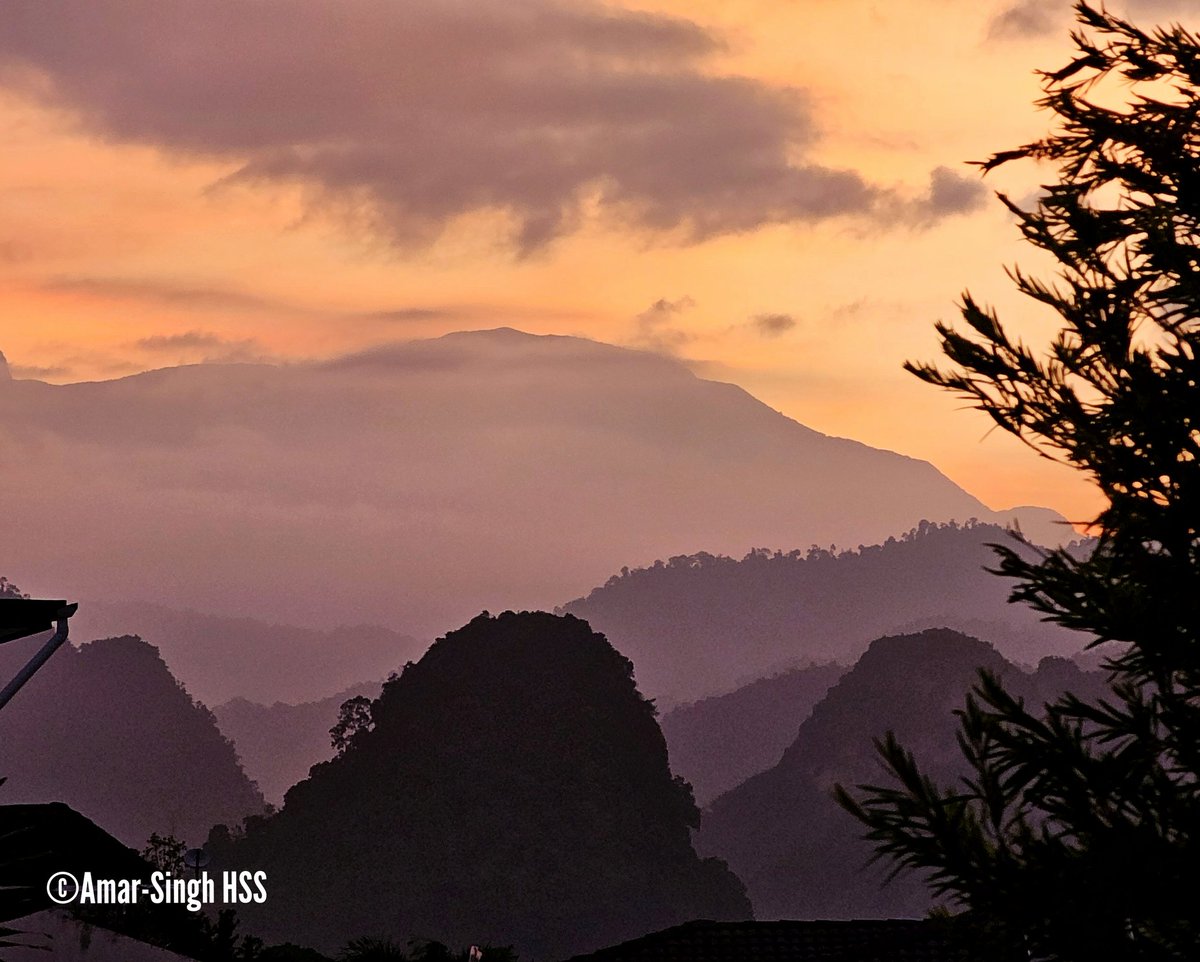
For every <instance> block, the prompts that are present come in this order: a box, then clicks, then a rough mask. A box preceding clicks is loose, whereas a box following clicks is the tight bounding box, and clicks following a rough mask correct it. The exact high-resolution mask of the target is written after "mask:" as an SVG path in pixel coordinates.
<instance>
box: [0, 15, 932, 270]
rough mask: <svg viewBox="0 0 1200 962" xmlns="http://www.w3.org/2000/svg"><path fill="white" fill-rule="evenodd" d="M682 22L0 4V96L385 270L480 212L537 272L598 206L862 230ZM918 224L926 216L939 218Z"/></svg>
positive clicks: (852, 184) (856, 201)
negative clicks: (350, 235) (378, 248)
mask: <svg viewBox="0 0 1200 962" xmlns="http://www.w3.org/2000/svg"><path fill="white" fill-rule="evenodd" d="M719 48H720V42H719V40H718V39H717V38H714V37H713V36H711V35H710V34H708V33H707V32H705V31H704V30H702V29H701V28H699V27H698V26H696V25H695V24H692V23H690V22H688V21H686V20H682V19H678V18H671V17H665V16H655V15H649V14H638V13H632V12H629V11H621V10H617V9H613V8H607V7H601V6H599V5H593V4H591V3H586V2H576V3H573V4H569V5H567V4H556V3H553V2H551V0H503V2H500V0H473V2H470V3H468V2H465V0H424V2H395V0H339V2H337V3H333V2H329V0H255V2H253V3H247V2H245V0H206V2H205V3H203V4H195V3H187V2H184V0H5V3H4V4H2V5H0V80H2V81H3V82H4V83H6V84H7V85H8V86H10V87H16V88H19V89H21V90H23V91H24V92H25V93H27V94H30V95H34V96H39V97H42V98H45V99H47V100H48V101H49V102H51V103H52V104H54V105H55V106H58V107H66V108H68V109H71V110H73V111H74V112H75V113H76V114H77V115H78V117H79V118H80V120H81V122H82V123H83V124H84V125H85V127H86V129H89V130H91V131H92V132H94V133H96V134H99V135H101V136H104V137H108V138H115V139H119V140H123V141H132V142H140V143H151V144H155V145H158V146H161V147H164V148H166V149H169V150H172V151H177V152H185V153H192V154H198V155H203V156H216V157H221V158H226V159H229V160H231V161H233V162H235V163H236V164H237V165H238V166H237V169H236V172H235V173H234V174H233V175H232V176H231V178H230V179H231V180H234V181H242V182H253V183H257V182H269V183H275V182H287V183H300V184H304V185H307V186H308V187H309V188H310V190H311V198H312V202H313V203H314V204H315V205H317V206H319V207H322V208H326V209H333V210H337V211H338V212H340V213H342V214H347V213H349V214H351V215H352V216H353V217H354V218H355V220H356V221H357V222H358V223H365V224H366V225H368V227H369V228H370V229H371V230H372V232H374V233H376V234H378V235H381V236H382V237H384V238H385V239H386V240H388V241H389V242H392V243H395V244H396V245H398V246H405V245H412V244H423V243H427V242H428V241H430V240H432V239H433V238H435V237H436V236H437V235H438V234H439V233H440V232H441V231H442V230H443V229H444V228H445V227H446V226H447V224H449V223H450V222H452V221H453V220H455V219H456V218H458V217H460V216H462V215H466V214H470V213H474V212H480V211H489V212H498V213H501V214H503V215H505V216H507V217H508V218H509V219H510V220H511V223H512V225H513V241H514V243H515V244H516V246H517V248H518V249H519V250H521V251H523V252H531V251H535V250H537V249H539V248H541V247H543V246H544V245H546V244H547V243H548V242H550V241H552V240H554V239H555V238H556V237H559V236H561V235H563V234H566V233H569V232H571V231H572V230H574V229H575V228H576V227H577V226H578V225H579V223H580V222H581V219H582V216H583V211H584V210H585V209H586V208H587V207H588V206H589V205H596V206H598V208H599V209H600V210H601V211H602V212H603V213H604V215H606V216H607V217H609V218H610V219H613V220H615V221H617V222H619V223H621V224H623V225H625V226H627V227H630V228H633V229H637V230H645V231H651V232H655V233H659V234H666V235H668V236H670V237H672V238H674V239H677V240H679V241H682V242H692V241H698V240H703V239H705V238H708V237H712V236H716V235H720V234H728V233H732V232H739V231H748V230H753V229H756V228H758V227H761V226H764V225H767V224H774V223H787V222H806V221H816V220H821V219H823V218H828V217H833V216H839V215H845V214H868V215H871V214H874V213H876V212H877V211H878V210H879V209H880V208H881V207H889V206H890V207H891V208H892V209H894V208H895V205H894V204H890V205H889V203H888V201H889V195H888V192H887V191H883V190H881V189H880V188H878V187H876V186H874V185H872V184H869V183H868V182H866V181H865V180H864V179H863V178H862V177H861V176H860V175H858V174H857V173H855V172H853V171H848V170H837V169H831V168H828V167H824V166H821V165H819V164H815V163H811V162H806V161H805V160H804V151H805V148H806V147H807V146H808V145H810V144H811V142H812V141H813V139H814V137H815V133H814V130H813V127H812V124H811V122H810V119H809V116H808V110H807V105H806V101H805V98H804V97H803V95H802V94H801V93H800V92H797V91H794V90H787V89H780V88H776V87H771V86H768V85H766V84H763V83H759V82H756V81H753V80H749V79H745V78H738V77H727V76H716V75H714V74H713V73H712V72H711V71H710V69H709V64H708V60H707V57H708V55H709V54H711V53H712V52H714V51H716V50H718V49H719ZM953 212H954V210H953V209H952V208H950V207H943V206H942V205H940V204H936V203H935V209H932V210H931V211H927V212H926V213H932V214H934V215H937V216H941V215H944V214H947V213H953Z"/></svg>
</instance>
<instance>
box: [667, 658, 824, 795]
mask: <svg viewBox="0 0 1200 962" xmlns="http://www.w3.org/2000/svg"><path fill="white" fill-rule="evenodd" d="M845 673H846V669H845V668H844V667H843V666H841V665H833V664H830V665H811V666H809V667H807V668H795V669H792V670H791V671H787V672H783V673H782V674H779V675H774V676H772V677H770V678H760V679H759V680H758V681H755V682H751V683H750V684H749V685H745V686H743V687H741V688H739V689H737V690H736V691H732V692H730V693H729V694H727V695H716V696H714V697H712V698H705V699H703V700H702V701H698V702H694V703H692V704H687V705H680V706H679V707H678V708H674V709H672V710H671V711H669V712H667V713H666V714H665V715H664V716H663V718H662V722H661V725H662V732H663V735H664V737H665V738H666V739H667V748H668V750H669V751H670V753H671V771H673V772H675V774H677V775H679V776H681V777H682V778H686V779H687V780H688V781H689V782H691V784H692V788H693V789H694V790H695V793H696V801H697V802H698V803H699V804H700V805H707V804H708V803H709V802H710V801H711V800H712V799H714V798H715V797H716V796H718V795H720V794H722V793H723V792H726V791H728V790H729V789H731V788H733V787H734V786H735V785H737V784H739V783H741V782H744V781H745V780H746V779H747V778H749V777H750V776H751V775H754V774H756V773H757V772H761V771H764V770H765V769H768V768H770V767H771V766H772V765H774V764H775V763H776V762H777V761H779V756H780V755H782V754H783V750H784V749H785V748H787V747H788V746H789V745H790V744H791V743H792V742H793V741H795V739H796V731H797V730H798V729H799V727H800V723H801V722H803V721H804V719H806V718H807V717H808V714H809V712H810V711H812V707H813V705H815V704H816V703H817V702H818V701H820V700H821V699H822V698H824V697H825V693H826V692H827V691H829V689H830V687H831V686H832V685H833V684H834V683H836V682H837V680H838V679H839V678H841V677H842V675H844V674H845Z"/></svg>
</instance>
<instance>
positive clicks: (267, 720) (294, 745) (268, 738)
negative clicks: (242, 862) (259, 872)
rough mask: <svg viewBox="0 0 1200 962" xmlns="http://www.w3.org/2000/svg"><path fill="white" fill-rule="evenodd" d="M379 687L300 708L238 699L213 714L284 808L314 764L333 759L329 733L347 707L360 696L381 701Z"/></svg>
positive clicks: (367, 686) (269, 796)
mask: <svg viewBox="0 0 1200 962" xmlns="http://www.w3.org/2000/svg"><path fill="white" fill-rule="evenodd" d="M379 689H380V683H379V682H374V683H365V684H361V685H355V686H353V687H351V688H347V689H346V690H345V691H341V692H338V694H336V695H330V696H329V697H328V698H322V699H321V700H320V701H310V702H304V703H302V704H299V705H289V704H287V703H286V702H281V701H277V702H275V704H273V705H260V704H258V703H257V702H252V701H247V700H246V699H244V698H234V699H232V700H231V701H227V702H225V703H224V704H223V705H217V706H216V707H215V708H213V710H212V712H213V715H214V716H215V717H216V719H217V725H218V726H220V729H221V732H222V733H223V734H224V735H225V737H226V738H228V739H229V740H230V741H232V742H233V746H234V748H235V749H236V750H237V753H238V756H239V757H240V758H241V760H242V768H243V769H245V771H246V774H247V775H248V776H249V777H250V778H252V779H254V781H255V782H256V783H257V784H258V787H259V789H260V790H261V791H262V793H263V796H264V797H265V798H266V800H267V801H268V802H270V803H271V804H272V805H281V804H282V803H283V796H284V793H285V792H287V790H288V789H289V788H291V787H292V786H293V785H295V784H296V782H298V781H300V779H302V778H304V777H306V776H307V775H308V770H309V769H310V768H311V767H312V766H313V765H315V764H317V762H323V761H327V760H328V759H329V758H330V757H331V756H332V755H333V749H332V748H331V747H330V742H329V730H330V729H331V728H332V727H333V726H334V724H335V723H336V722H337V720H338V709H339V708H341V707H342V703H343V702H344V701H346V699H347V698H353V697H355V696H357V695H362V696H365V697H367V698H375V697H377V696H378V695H379Z"/></svg>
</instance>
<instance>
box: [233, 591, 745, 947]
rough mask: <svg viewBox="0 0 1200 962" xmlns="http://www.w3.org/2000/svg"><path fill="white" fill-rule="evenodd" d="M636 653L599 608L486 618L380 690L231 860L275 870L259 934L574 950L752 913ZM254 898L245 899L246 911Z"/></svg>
mask: <svg viewBox="0 0 1200 962" xmlns="http://www.w3.org/2000/svg"><path fill="white" fill-rule="evenodd" d="M654 715H655V713H654V706H653V704H652V703H650V702H649V701H647V700H646V699H644V698H643V697H642V696H641V695H640V694H639V692H638V691H637V688H636V686H635V685H634V682H633V678H632V666H631V665H630V664H629V662H628V660H626V659H625V658H624V657H622V656H621V655H620V653H618V652H617V651H616V650H615V649H613V647H612V646H611V645H609V644H608V642H606V641H605V640H604V638H603V637H602V636H600V635H597V634H595V633H593V632H592V631H591V629H590V628H589V627H588V626H587V624H585V623H584V622H582V621H579V620H578V619H575V618H572V617H570V616H564V617H558V616H554V615H549V614H545V613H542V612H525V613H521V614H514V613H512V612H506V613H505V614H502V615H499V616H497V617H491V616H488V615H487V614H483V615H480V616H479V617H477V618H475V619H474V620H472V621H471V622H470V623H469V624H467V625H466V626H465V627H463V628H461V629H459V630H457V631H453V632H450V633H449V634H447V635H446V636H445V637H444V638H442V639H439V640H438V641H437V642H435V643H434V644H433V646H432V647H431V648H430V649H429V651H428V652H427V653H426V654H425V656H424V657H423V658H422V659H421V660H420V661H418V662H416V663H415V664H413V665H409V666H407V667H406V668H405V669H404V672H403V673H402V674H401V675H400V676H399V677H398V678H396V679H395V680H393V681H389V682H388V683H387V684H386V685H385V686H384V688H383V693H382V694H381V695H380V697H379V699H378V700H377V701H375V702H374V704H373V707H372V719H373V724H374V727H373V728H370V729H364V730H362V731H360V732H359V733H358V734H357V735H356V736H354V737H353V738H352V739H351V744H350V746H349V748H348V750H347V751H346V752H345V754H344V755H341V756H339V757H337V758H335V759H334V760H332V761H329V762H325V763H323V764H320V765H317V766H316V767H314V768H313V771H312V774H311V776H310V777H309V778H308V779H306V780H305V781H303V782H300V783H299V784H298V785H296V786H295V787H293V788H292V789H291V790H290V791H289V792H288V793H287V797H286V800H285V804H284V807H283V808H282V810H280V811H279V812H278V813H277V814H276V815H274V816H272V817H270V818H268V819H266V820H264V821H263V822H261V823H259V824H256V825H251V826H250V827H249V829H248V831H247V833H246V834H245V836H244V837H241V838H229V837H227V836H225V835H224V833H222V832H214V834H213V837H212V838H211V839H210V843H209V848H210V850H211V851H212V853H213V866H214V868H220V867H223V866H235V865H253V866H256V867H260V868H262V869H264V870H265V871H266V872H267V877H268V878H269V879H270V886H271V897H270V898H269V899H268V900H267V902H266V903H264V904H263V905H258V906H243V907H240V908H239V914H240V915H242V917H243V919H244V924H245V927H246V929H247V930H248V931H253V932H255V933H257V934H259V935H261V936H263V937H264V938H267V939H284V938H287V939H291V940H292V941H296V942H300V943H303V944H307V945H314V946H316V947H317V948H319V949H330V948H333V947H336V946H339V945H342V944H344V943H345V942H346V940H347V939H350V938H352V937H356V936H361V935H363V934H364V933H369V934H372V935H389V936H391V937H393V938H398V939H406V938H408V937H410V936H421V937H425V938H436V939H438V940H441V941H444V942H447V943H449V944H451V945H456V944H462V945H466V944H471V943H475V944H489V943H490V944H494V945H507V944H513V945H515V946H516V948H517V951H518V952H519V954H520V956H521V958H534V959H556V958H564V957H567V956H569V955H571V954H573V953H576V952H580V951H586V950H589V949H595V948H598V947H600V946H603V945H607V944H611V943H615V942H620V941H622V940H624V939H626V938H630V937H633V936H636V935H639V934H642V933H644V932H647V931H653V930H656V929H661V928H665V927H667V926H669V925H673V924H676V923H679V922H682V921H685V920H689V919H693V918H714V919H737V918H748V917H749V913H750V906H749V903H748V902H747V901H746V899H745V897H744V895H743V894H742V891H741V885H740V883H739V882H738V881H737V879H736V878H734V876H733V875H732V874H731V873H730V872H729V871H728V869H727V868H726V867H725V866H724V865H723V864H722V863H720V862H718V861H715V860H708V861H702V860H701V859H699V858H698V857H697V856H696V854H695V852H694V850H693V848H692V844H691V839H690V827H691V826H694V825H695V824H696V821H697V818H698V815H699V813H698V811H697V810H696V807H695V804H694V802H693V801H692V798H691V792H690V790H689V789H688V787H687V786H686V784H684V783H682V782H681V781H679V780H678V779H675V778H673V777H672V775H671V772H670V769H669V767H668V762H667V747H666V743H665V742H664V740H663V737H662V733H661V732H660V730H659V728H658V724H657V722H656V721H655V717H654ZM243 909H244V911H243Z"/></svg>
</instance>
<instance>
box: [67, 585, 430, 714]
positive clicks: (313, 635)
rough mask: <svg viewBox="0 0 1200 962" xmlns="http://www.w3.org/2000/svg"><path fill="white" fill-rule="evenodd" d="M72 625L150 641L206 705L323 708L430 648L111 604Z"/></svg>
mask: <svg viewBox="0 0 1200 962" xmlns="http://www.w3.org/2000/svg"><path fill="white" fill-rule="evenodd" d="M218 604H219V602H218ZM71 626H72V627H71V631H72V634H73V636H75V637H82V638H89V637H90V638H95V637H101V638H103V637H108V636H111V635H116V634H124V633H133V634H136V635H138V636H139V637H141V638H145V639H146V641H148V642H150V643H151V644H153V645H154V646H155V647H156V648H158V650H159V653H160V654H161V655H162V657H163V660H164V661H165V662H166V663H167V666H168V667H169V668H170V669H171V673H172V674H173V675H174V676H175V677H176V678H178V679H179V680H180V681H181V682H183V684H184V685H186V686H187V689H188V691H190V692H191V693H192V694H193V695H195V696H196V697H197V698H198V699H199V700H200V701H202V702H204V703H205V704H206V705H219V704H222V703H224V702H226V701H229V700H231V699H233V698H238V697H241V698H245V699H247V700H250V701H255V702H261V703H266V704H271V703H273V702H275V701H283V702H290V703H296V702H308V701H318V700H320V699H322V698H325V697H327V696H328V695H329V693H330V692H331V691H335V692H336V691H340V690H342V689H346V688H350V687H352V686H354V685H357V684H360V683H361V681H362V679H363V678H372V677H374V678H386V677H387V676H388V675H389V674H390V673H391V672H393V671H395V670H397V669H398V668H399V667H400V666H401V665H403V664H404V663H405V662H406V661H410V660H411V659H413V658H416V657H418V656H419V655H420V654H421V652H423V651H424V650H425V648H427V647H428V645H426V644H422V643H420V642H418V641H416V640H415V639H413V638H410V637H409V636H407V635H402V634H399V633H397V632H395V631H393V630H392V629H390V628H385V627H382V626H380V625H356V626H353V627H341V628H332V629H328V630H318V629H313V628H299V627H296V626H295V625H277V624H268V623H266V622H264V621H260V620H257V619H254V618H226V617H220V616H217V615H212V614H208V613H205V612H200V611H174V610H171V609H169V608H164V607H162V606H161V605H152V604H139V603H112V602H106V601H100V602H96V601H87V602H85V603H83V604H81V605H80V606H79V613H78V614H77V615H76V616H75V618H74V619H73V620H72V622H71ZM326 727H327V728H328V726H326Z"/></svg>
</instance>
